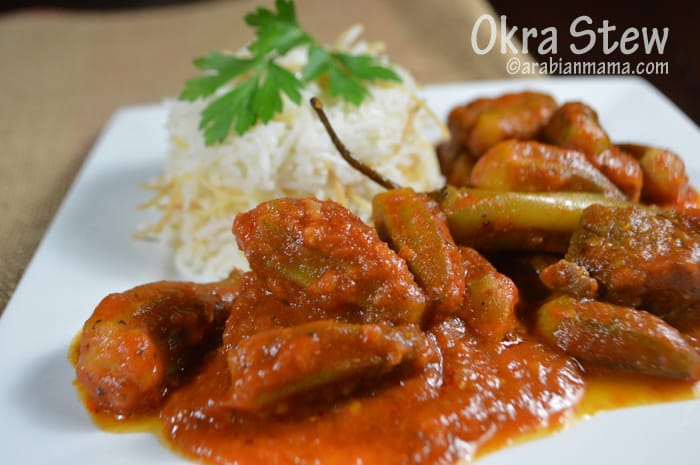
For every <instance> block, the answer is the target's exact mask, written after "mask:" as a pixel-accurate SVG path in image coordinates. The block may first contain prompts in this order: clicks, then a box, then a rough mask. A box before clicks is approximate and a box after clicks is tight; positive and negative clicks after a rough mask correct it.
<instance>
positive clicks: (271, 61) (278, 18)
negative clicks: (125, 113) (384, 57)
mask: <svg viewBox="0 0 700 465" xmlns="http://www.w3.org/2000/svg"><path fill="white" fill-rule="evenodd" d="M245 22H246V23H247V24H248V25H249V26H252V27H253V28H255V30H256V38H255V40H254V41H253V42H252V43H251V44H250V45H249V46H248V52H249V53H250V55H251V57H250V58H241V57H235V56H231V55H227V54H223V53H220V52H212V53H210V54H209V55H207V56H205V57H201V58H197V59H196V60H194V65H195V66H196V67H197V68H199V69H200V70H202V71H203V72H204V74H203V75H202V76H199V77H196V78H193V79H190V80H188V81H187V82H185V90H183V91H182V93H181V94H180V97H179V98H180V100H189V101H192V100H196V99H199V98H207V97H210V96H212V95H214V94H215V92H216V91H217V90H219V89H221V88H222V87H223V86H225V85H227V84H228V83H229V82H231V81H232V80H234V79H236V86H235V87H233V88H232V89H231V90H229V91H228V92H226V93H224V94H222V95H220V96H217V97H216V98H215V99H214V100H213V101H212V102H211V103H209V104H208V106H207V107H206V108H205V109H204V111H202V119H201V121H200V124H199V128H200V130H202V131H203V132H204V140H205V142H206V144H207V145H212V144H215V143H217V142H222V141H223V140H225V139H226V137H228V135H229V133H230V131H231V127H232V126H233V128H234V130H235V131H236V133H238V134H243V133H245V132H246V131H247V130H248V129H250V128H251V127H252V126H254V125H255V124H256V123H257V122H258V121H262V122H263V123H268V122H269V121H270V120H272V118H273V117H274V116H275V114H277V113H280V112H281V111H282V110H283V108H284V101H283V95H286V96H287V98H288V99H289V100H290V101H292V102H293V103H295V104H297V105H298V104H300V103H301V90H302V89H303V87H304V84H306V83H309V82H313V81H315V80H317V79H319V78H321V77H323V76H326V75H327V76H328V88H329V91H330V93H331V95H332V96H335V97H341V98H344V99H345V100H347V101H348V102H350V103H352V104H354V105H360V104H361V103H362V101H363V100H364V99H365V98H366V97H367V96H369V91H368V90H367V88H366V87H365V86H364V83H365V82H373V81H377V80H384V81H397V82H399V81H401V78H400V77H399V76H398V75H397V74H396V73H395V72H394V71H393V70H392V69H390V68H387V67H385V66H383V65H382V64H381V61H380V60H379V59H377V58H376V57H373V56H370V55H350V54H347V53H338V52H329V51H328V50H326V49H325V48H323V47H322V46H321V45H320V44H319V43H318V42H316V41H315V40H314V39H313V38H312V37H311V36H310V35H309V34H307V33H306V32H305V31H304V30H303V29H302V28H301V26H300V25H299V22H298V21H297V17H296V8H295V6H294V2H293V1H292V0H276V1H275V10H274V11H273V10H270V9H268V8H264V7H260V8H258V9H256V10H255V11H254V12H253V13H250V14H248V15H246V17H245ZM302 45H305V46H307V47H308V60H307V64H306V66H304V68H303V69H302V71H301V78H299V77H297V76H295V75H294V74H293V73H291V72H290V71H288V70H286V69H284V68H283V67H281V66H279V65H278V64H277V63H276V62H275V60H276V59H277V58H279V57H281V56H283V55H285V54H286V53H287V52H289V51H290V50H292V49H293V48H295V47H299V46H302Z"/></svg>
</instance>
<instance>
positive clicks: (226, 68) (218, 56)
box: [180, 52, 255, 101]
mask: <svg viewBox="0 0 700 465" xmlns="http://www.w3.org/2000/svg"><path fill="white" fill-rule="evenodd" d="M194 65H195V66H196V67H197V68H199V69H202V70H206V71H214V73H213V74H206V75H204V76H200V77H196V78H193V79H190V80H188V81H187V82H186V83H185V90H183V91H182V93H181V94H180V100H190V101H192V100H196V99H198V98H203V97H208V96H210V95H211V94H213V93H214V92H215V91H216V89H218V88H219V87H221V86H223V85H224V84H226V83H227V82H229V81H230V80H231V79H233V78H235V77H236V76H239V75H241V74H243V73H245V72H247V71H249V70H250V69H251V68H252V67H253V66H255V61H254V60H251V59H245V58H238V57H234V56H231V55H224V54H223V53H219V52H212V53H211V54H209V55H208V56H206V57H201V58H197V59H196V60H194Z"/></svg>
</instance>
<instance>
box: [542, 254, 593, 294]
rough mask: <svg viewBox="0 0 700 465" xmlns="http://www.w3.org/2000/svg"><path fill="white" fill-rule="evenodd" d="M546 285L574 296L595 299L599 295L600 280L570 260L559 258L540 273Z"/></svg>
mask: <svg viewBox="0 0 700 465" xmlns="http://www.w3.org/2000/svg"><path fill="white" fill-rule="evenodd" d="M540 279H541V280H542V282H543V283H544V285H545V286H547V287H548V288H550V289H552V290H554V291H559V292H563V293H564V294H569V295H572V296H574V297H579V298H588V299H595V298H596V297H597V296H598V281H596V280H595V279H593V278H591V275H590V274H588V270H586V269H585V268H584V267H582V266H580V265H577V264H576V263H573V262H570V261H568V260H559V261H558V262H556V263H554V264H552V265H549V266H548V267H547V268H545V269H544V270H542V272H541V273H540Z"/></svg>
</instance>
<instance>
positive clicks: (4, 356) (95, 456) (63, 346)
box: [0, 78, 700, 465]
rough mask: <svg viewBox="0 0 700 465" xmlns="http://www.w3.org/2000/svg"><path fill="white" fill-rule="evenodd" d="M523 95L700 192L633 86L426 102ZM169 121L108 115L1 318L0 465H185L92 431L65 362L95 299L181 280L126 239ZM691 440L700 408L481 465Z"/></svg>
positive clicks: (691, 139) (575, 460) (479, 86)
mask: <svg viewBox="0 0 700 465" xmlns="http://www.w3.org/2000/svg"><path fill="white" fill-rule="evenodd" d="M525 89H533V90H540V91H544V92H548V93H550V94H552V95H553V96H554V97H555V98H556V99H557V100H558V101H560V102H563V101H567V100H583V101H585V102H587V103H589V104H590V105H592V106H593V107H594V108H595V109H596V110H597V111H598V113H599V115H600V117H601V120H602V124H603V126H604V127H605V128H606V129H607V130H608V132H609V133H610V135H611V137H612V138H613V140H615V141H619V142H623V141H624V142H629V141H634V142H640V143H646V144H649V145H656V146H663V147H667V148H670V149H672V150H674V151H676V152H677V153H679V154H681V156H683V157H684V159H685V161H686V164H687V166H688V171H689V173H690V176H691V178H692V179H693V181H694V183H695V184H696V185H698V184H700V158H698V155H697V154H696V152H697V151H698V148H699V147H700V130H698V127H697V126H696V125H695V124H694V123H693V122H691V121H690V120H689V119H688V118H687V117H686V116H685V115H684V114H683V113H681V112H680V111H679V110H678V109H677V108H676V107H674V106H673V104H671V103H670V102H669V101H668V100H667V99H666V98H664V97H663V96H662V95H661V94H660V93H659V92H658V91H656V90H655V89H654V88H653V87H651V86H650V85H649V84H647V83H646V82H645V81H643V80H640V79H634V78H596V79H591V78H565V79H539V80H528V81H517V80H512V81H498V82H477V83H454V84H444V85H435V86H429V87H427V88H426V89H425V90H424V92H423V95H424V97H425V98H426V100H427V102H428V104H429V105H430V107H431V108H433V109H434V111H435V112H436V113H437V114H438V116H440V117H441V118H443V119H444V118H445V117H446V115H447V112H448V111H449V109H450V108H451V107H453V106H455V105H457V104H459V103H464V102H466V101H467V100H469V99H472V98H475V97H478V96H494V95H498V94H500V93H503V92H507V91H520V90H525ZM166 117H167V115H166V110H165V108H164V107H163V106H161V105H158V106H144V107H132V108H126V109H123V110H120V111H118V112H117V113H116V114H115V115H114V117H113V118H112V120H111V121H110V123H109V124H108V125H107V127H106V128H105V130H104V133H103V134H102V136H101V137H100V139H99V141H98V143H97V144H96V146H95V147H94V149H93V150H92V152H91V154H90V156H89V157H88V159H87V161H86V163H85V165H84V166H83V168H82V170H81V172H80V173H79V175H78V177H77V179H76V181H75V183H74V185H73V187H72V188H71V190H70V192H69V194H68V195H67V197H66V199H65V200H64V202H63V205H62V206H61V208H60V210H59V211H58V214H57V215H56V218H55V219H54V221H53V223H52V225H51V227H50V228H49V230H48V232H47V234H46V236H45V237H44V240H43V241H42V243H41V246H40V247H39V249H38V250H37V252H36V255H35V256H34V259H33V260H32V262H31V264H30V266H29V268H28V269H27V271H26V273H25V275H24V277H23V279H22V281H21V283H20V285H19V286H18V288H17V290H16V291H15V294H14V296H13V298H12V300H11V301H10V303H9V304H8V306H7V308H6V310H5V312H4V314H3V316H2V318H0V412H1V413H0V440H1V441H2V446H1V447H0V463H3V464H12V465H16V464H49V463H51V464H67V465H76V464H98V463H99V464H101V465H114V464H122V463H124V464H126V463H128V464H149V465H150V464H171V463H187V462H184V461H183V459H182V458H180V457H178V456H177V455H175V454H173V453H172V452H171V451H169V450H168V449H167V448H165V447H163V446H162V445H161V444H160V443H159V442H158V440H157V439H156V438H155V437H154V436H152V435H150V434H112V433H106V432H103V431H101V430H99V429H98V428H96V427H95V426H94V425H93V424H92V422H91V420H90V417H89V416H88V414H87V413H86V412H85V409H84V408H83V406H82V404H81V403H80V402H79V400H78V398H77V396H76V393H75V390H74V388H73V386H72V384H71V383H72V381H73V379H74V372H73V368H72V366H71V365H70V363H69V362H68V360H67V351H68V346H69V344H70V341H71V339H72V338H73V336H74V335H75V334H76V333H77V331H78V330H79V329H80V328H81V326H82V324H83V322H84V321H85V320H86V319H87V318H88V317H89V315H90V313H91V312H92V310H93V308H94V307H95V305H96V304H97V303H98V302H99V301H100V299H101V298H102V297H103V296H105V295H106V294H108V293H109V292H115V291H121V290H125V289H128V288H130V287H132V286H134V285H137V284H141V283H144V282H148V281H154V280H159V279H177V278H181V277H180V276H179V275H178V273H177V272H176V271H175V269H174V267H173V266H172V263H171V261H170V257H169V255H168V252H167V251H166V250H164V249H163V248H161V247H160V246H158V245H154V244H149V243H144V242H136V241H133V240H132V239H131V235H132V233H133V232H135V231H136V230H137V229H138V228H139V227H140V226H141V225H142V224H143V223H144V221H145V219H146V218H145V216H144V214H143V213H142V212H139V211H137V210H136V206H137V205H138V204H139V203H141V202H143V201H145V200H147V199H148V197H149V195H150V193H149V192H146V191H145V190H143V189H140V188H139V187H138V185H139V184H140V183H142V182H144V181H147V180H149V179H151V178H153V177H155V176H157V175H158V174H160V172H161V170H162V166H163V162H164V160H165V155H166V150H167V134H166V131H165V129H164V126H165V121H166ZM28 182H31V180H28ZM231 240H232V241H233V236H232V238H231ZM699 438H700V399H697V400H692V401H686V402H676V403H669V404H658V405H653V406H645V407H635V408H628V409H622V410H616V411H612V412H605V413H602V414H598V415H596V416H594V417H593V418H591V419H589V420H586V421H582V422H578V423H576V424H574V425H573V426H571V427H570V428H568V429H567V430H565V431H563V432H561V433H558V434H555V435H552V436H549V437H546V438H544V439H541V440H536V441H530V442H527V443H524V444H521V445H518V446H514V447H511V448H506V449H504V450H502V451H500V452H497V453H494V454H491V455H488V456H486V457H484V458H483V459H481V460H479V461H478V463H479V464H482V465H505V464H511V465H512V464H518V465H526V464H537V465H543V464H557V465H558V464H561V463H566V464H567V465H576V464H587V465H591V464H596V465H601V464H621V463H633V464H635V465H652V464H653V465H656V464H659V463H671V464H675V463H678V464H681V463H683V464H686V463H697V461H698V460H699V457H700V448H699V447H698V440H699Z"/></svg>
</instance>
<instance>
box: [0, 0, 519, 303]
mask: <svg viewBox="0 0 700 465" xmlns="http://www.w3.org/2000/svg"><path fill="white" fill-rule="evenodd" d="M261 3H266V4H269V3H271V1H269V0H265V1H263V0H254V1H245V0H236V1H218V2H217V1H208V2H193V3H192V4H189V5H185V6H176V7H164V8H158V9H150V10H138V11H129V12H110V13H70V12H63V11H52V10H33V11H23V12H18V13H12V14H8V15H5V16H0V69H2V72H0V205H1V207H2V219H1V221H0V264H1V265H0V309H4V308H5V305H6V304H7V302H8V299H9V298H10V296H11V294H12V291H13V290H14V289H15V287H16V285H17V283H18V281H19V279H20V277H21V275H22V273H23V272H24V270H25V268H26V267H27V265H28V263H29V261H30V259H31V256H32V255H33V253H34V251H35V250H36V247H37V245H38V244H39V241H40V240H41V237H42V235H43V234H44V232H45V230H46V228H47V226H48V224H49V223H50V221H51V218H52V217H53V215H54V213H55V211H56V209H57V207H58V206H59V205H60V203H61V200H62V198H63V196H64V194H65V193H66V190H67V189H68V187H69V185H70V183H71V182H72V180H73V177H74V175H75V173H76V171H77V170H78V168H79V167H80V165H81V163H82V162H83V160H84V158H85V156H86V155H87V153H88V152H89V150H90V147H91V145H92V143H93V141H94V140H95V138H96V137H97V135H98V133H99V131H100V129H101V128H102V126H103V124H104V123H105V122H106V120H107V119H108V118H109V116H110V115H111V113H112V112H113V111H114V110H115V109H116V108H118V107H120V106H124V105H131V104H136V103H148V102H157V101H160V100H161V99H163V98H165V97H168V96H173V95H176V94H177V93H178V92H179V91H180V90H181V88H182V84H183V82H184V80H185V79H186V78H187V77H191V76H192V75H193V74H194V73H195V72H194V69H193V68H192V65H191V61H192V58H194V57H196V56H200V55H202V54H203V53H206V52H208V51H210V50H220V49H236V48H238V47H239V46H240V45H242V44H243V43H244V42H245V41H247V40H249V39H250V38H251V32H250V29H248V28H247V27H246V26H245V25H244V23H243V21H242V17H243V15H244V14H245V13H246V12H248V11H251V10H252V9H253V8H254V7H255V6H257V5H259V4H261ZM297 8H298V16H299V18H300V22H301V23H302V24H303V25H304V26H305V27H306V28H307V29H308V30H310V31H311V32H312V33H313V34H314V35H315V36H317V37H319V38H321V39H322V40H325V41H330V40H331V39H332V38H334V37H335V36H336V35H337V34H338V33H339V32H341V31H342V30H344V29H345V28H346V27H348V26H350V25H352V24H355V23H362V24H364V26H365V37H366V38H367V39H369V40H382V41H384V42H385V43H386V45H387V47H388V52H389V54H390V56H391V57H392V59H393V60H394V61H396V62H397V63H401V64H402V65H404V66H405V67H406V68H408V69H409V70H411V71H412V72H413V73H414V74H415V76H416V77H417V78H418V79H419V80H420V81H421V82H424V83H431V82H443V81H464V80H473V79H494V78H502V77H507V75H506V72H505V62H506V60H507V59H508V58H509V57H508V56H507V55H505V56H504V55H501V54H500V53H492V54H488V55H484V56H478V55H476V54H475V53H474V52H473V51H472V50H471V46H470V45H469V37H470V33H471V30H472V27H473V24H474V22H475V20H476V19H477V18H478V17H479V16H480V15H481V14H483V13H490V12H491V9H490V7H489V5H488V4H487V3H486V2H485V1H484V0H438V1H435V0H353V1H330V0H325V1H324V0H297ZM57 265H58V264H57ZM0 311H1V310H0Z"/></svg>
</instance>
